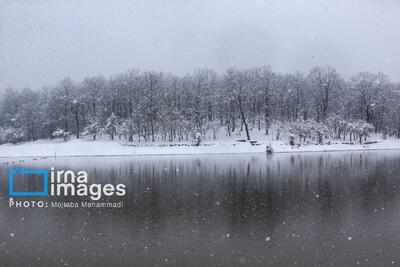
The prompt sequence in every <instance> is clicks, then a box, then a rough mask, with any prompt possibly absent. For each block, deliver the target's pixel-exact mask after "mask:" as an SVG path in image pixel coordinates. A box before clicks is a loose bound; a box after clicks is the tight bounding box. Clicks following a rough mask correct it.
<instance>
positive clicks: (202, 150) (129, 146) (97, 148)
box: [0, 135, 400, 157]
mask: <svg viewBox="0 0 400 267" xmlns="http://www.w3.org/2000/svg"><path fill="white" fill-rule="evenodd" d="M240 139H243V138H242V137H238V136H236V137H232V138H230V139H229V138H225V139H224V140H221V141H204V142H202V143H201V145H200V146H198V147H196V146H193V145H192V144H191V142H173V143H170V142H154V143H152V142H147V143H144V142H141V143H138V142H132V143H129V142H127V141H125V140H116V141H109V140H98V141H92V140H87V139H85V140H82V139H72V140H70V141H67V142H64V141H63V140H61V139H57V140H52V141H50V140H40V141H36V142H29V143H24V144H18V145H13V144H4V145H0V157H54V156H57V157H60V156H117V155H120V156H125V155H126V156H127V155H183V154H216V153H227V154H231V153H261V152H265V147H266V145H267V144H269V143H271V144H272V147H273V149H274V153H285V152H289V153H292V152H313V151H316V152H322V151H354V150H381V149H399V150H400V140H399V139H388V140H382V139H380V138H379V137H378V136H377V137H376V138H374V137H372V138H369V139H368V141H377V143H374V144H368V145H360V144H358V142H357V141H356V142H354V144H342V141H339V140H338V141H336V140H334V141H331V144H324V145H317V144H315V143H309V144H302V145H301V146H300V147H295V148H292V147H291V146H290V145H289V144H288V143H287V142H285V141H272V140H268V139H267V138H266V137H265V136H262V135H259V136H258V137H257V138H254V140H257V142H258V145H251V144H250V143H249V142H238V140H240ZM263 139H264V140H263ZM325 142H326V141H325Z"/></svg>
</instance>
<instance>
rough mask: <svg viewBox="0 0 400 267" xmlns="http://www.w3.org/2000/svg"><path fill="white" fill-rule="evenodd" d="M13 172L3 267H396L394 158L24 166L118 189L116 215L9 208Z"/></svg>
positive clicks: (2, 186)
mask: <svg viewBox="0 0 400 267" xmlns="http://www.w3.org/2000/svg"><path fill="white" fill-rule="evenodd" d="M0 161H1V162H4V161H6V159H1V160H0ZM15 165H16V164H14V165H8V166H2V170H1V182H0V193H1V196H2V200H1V201H0V265H1V266H62V265H65V266H67V265H68V266H241V265H243V266H355V265H357V264H359V265H360V266H368V265H370V266H389V265H393V266H399V265H400V152H395V151H381V152H348V153H303V154H276V155H272V156H267V155H264V154H258V155H204V156H173V157H172V156H159V157H156V156H148V157H110V158H107V157H100V158H57V159H54V158H48V159H41V160H37V161H33V160H32V159H30V160H26V161H25V162H23V163H21V164H19V165H20V166H21V167H22V168H39V169H49V168H50V167H52V166H54V167H55V168H56V169H72V170H86V171H87V172H88V174H89V182H98V183H112V184H117V183H125V184H126V187H127V195H126V196H125V197H122V198H120V199H121V200H122V201H123V203H124V207H123V208H121V209H110V208H109V209H96V208H82V209H81V208H79V209H57V208H9V207H8V191H7V190H8V178H7V177H6V171H7V169H9V168H11V167H14V166H15ZM32 181H35V180H32ZM29 186H30V187H35V186H36V184H35V182H30V184H29ZM35 199H40V198H35ZM50 199H51V197H50ZM80 199H81V198H80ZM69 200H71V201H73V200H74V198H71V199H69Z"/></svg>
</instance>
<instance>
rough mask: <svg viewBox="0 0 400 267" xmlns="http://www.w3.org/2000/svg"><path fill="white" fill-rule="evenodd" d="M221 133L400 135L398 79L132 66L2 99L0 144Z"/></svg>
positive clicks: (327, 71) (319, 70)
mask: <svg viewBox="0 0 400 267" xmlns="http://www.w3.org/2000/svg"><path fill="white" fill-rule="evenodd" d="M221 130H223V131H224V132H225V133H226V135H227V136H231V135H232V136H233V135H235V134H237V133H238V132H242V133H243V134H244V136H245V137H246V138H247V139H248V140H250V139H251V138H252V134H253V133H254V132H255V131H261V132H263V134H272V133H273V134H274V138H276V139H280V138H281V137H280V135H281V134H292V135H293V136H294V137H295V138H296V139H297V140H301V141H306V139H307V138H310V137H313V138H314V139H316V140H318V141H319V142H323V139H324V138H326V137H330V138H334V139H342V140H350V141H351V140H356V141H360V142H361V141H362V140H363V139H365V137H367V136H368V135H369V134H370V133H371V132H375V133H379V134H382V137H383V138H386V137H388V136H391V137H396V138H400V85H399V84H398V83H394V82H391V81H390V79H389V78H388V77H387V76H386V75H384V74H382V73H377V74H373V73H368V72H361V73H358V74H355V75H354V76H352V77H351V78H349V79H347V80H346V79H344V78H343V77H341V76H340V75H339V74H338V73H337V72H336V70H335V69H333V68H331V67H315V68H313V69H312V70H311V71H310V72H309V73H307V74H304V73H299V72H297V73H290V74H280V73H276V72H273V71H272V70H271V69H270V68H269V67H257V68H251V69H246V70H237V69H229V70H227V71H226V72H225V73H223V74H218V73H216V72H215V71H213V70H210V69H199V70H197V71H195V72H194V73H193V74H187V75H184V76H180V77H179V76H175V75H173V74H169V73H162V72H155V71H149V72H140V71H138V70H132V71H128V72H126V73H121V74H119V75H116V76H114V77H111V78H109V79H106V78H104V77H102V76H98V77H87V78H86V79H84V80H83V81H73V80H71V79H70V78H65V79H63V80H62V81H60V82H58V83H57V84H55V85H54V86H51V87H44V88H42V89H41V90H31V89H29V88H25V89H22V90H15V89H12V88H8V89H6V90H5V91H4V93H3V94H2V95H1V98H0V142H1V143H9V142H10V143H20V142H26V141H34V140H38V139H48V138H64V139H65V140H67V139H69V138H70V137H71V136H75V137H76V138H84V137H85V136H86V137H85V138H88V139H89V138H90V139H96V138H98V137H100V136H101V137H102V138H105V137H106V138H109V139H110V140H114V139H116V138H118V139H126V140H127V141H135V142H138V141H140V142H153V141H183V140H192V139H193V138H194V139H197V138H199V139H200V138H203V137H205V136H206V133H208V136H210V132H211V133H213V132H214V133H215V132H217V131H221ZM211 136H213V135H212V134H211ZM212 138H218V136H217V135H214V136H213V137H212Z"/></svg>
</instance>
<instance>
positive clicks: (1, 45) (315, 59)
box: [0, 0, 400, 90]
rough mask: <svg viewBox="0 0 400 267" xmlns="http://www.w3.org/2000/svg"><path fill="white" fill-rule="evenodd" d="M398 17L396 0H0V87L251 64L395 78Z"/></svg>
mask: <svg viewBox="0 0 400 267" xmlns="http://www.w3.org/2000/svg"><path fill="white" fill-rule="evenodd" d="M399 26H400V1H398V0H384V1H383V0H269V1H261V0H257V1H256V0H254V1H251V0H249V1H243V0H241V1H240V0H221V1H218V0H210V1H208V0H198V1H190V0H189V1H188V0H186V1H184V0H175V1H166V0H143V1H115V0H114V1H112V0H110V1H108V0H93V1H86V0H80V1H68V0H59V1H57V0H48V1H40V0H35V1H33V0H32V1H19V0H0V90H2V89H4V88H5V87H8V86H11V87H14V88H22V87H25V86H29V87H31V88H40V87H41V86H42V85H52V84H54V83H55V82H57V81H58V80H60V79H62V78H64V77H66V76H69V77H71V78H73V79H75V80H80V79H82V78H84V77H85V76H88V75H98V74H102V75H104V76H106V77H109V76H111V75H113V74H116V73H119V72H124V71H126V70H128V69H131V68H139V69H141V70H163V71H171V72H173V73H176V74H185V73H187V72H192V71H193V70H194V69H195V68H198V67H210V68H213V69H215V70H217V71H219V72H222V71H224V70H226V69H227V68H228V67H230V66H234V67H238V68H246V67H253V66H259V65H271V66H272V68H273V69H274V70H276V71H279V72H292V71H296V70H300V71H304V72H307V71H308V70H309V69H310V68H312V67H313V66H316V65H322V66H325V65H331V66H333V67H335V68H336V69H337V70H338V71H339V73H341V74H343V75H344V76H346V77H347V76H349V75H351V74H354V73H356V72H359V71H362V70H367V71H372V72H378V71H382V72H384V73H386V74H388V75H389V76H390V77H391V78H392V80H395V81H400V27H399Z"/></svg>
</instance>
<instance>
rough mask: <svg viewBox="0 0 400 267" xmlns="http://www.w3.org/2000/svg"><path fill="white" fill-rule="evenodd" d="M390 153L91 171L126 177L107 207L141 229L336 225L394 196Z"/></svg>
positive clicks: (128, 165)
mask: <svg viewBox="0 0 400 267" xmlns="http://www.w3.org/2000/svg"><path fill="white" fill-rule="evenodd" d="M385 154H386V153H383V152H382V153H372V152H371V153H337V154H336V153H326V154H325V153H324V154H322V153H321V154H313V153H310V154H291V155H290V154H287V155H279V154H276V155H273V156H272V157H266V156H264V155H259V156H244V155H241V156H219V157H215V156H199V157H196V158H193V157H192V158H191V157H187V158H185V157H182V158H171V159H170V158H167V157H164V158H157V160H154V159H152V158H151V157H150V158H146V159H144V160H143V159H141V160H129V161H115V163H113V164H111V165H108V166H103V165H101V164H98V165H96V162H93V165H94V167H92V169H90V170H89V171H88V173H89V177H90V178H89V181H93V180H92V178H93V179H95V182H96V183H100V182H101V183H112V184H116V183H121V182H123V183H126V185H127V196H126V197H124V198H123V201H124V203H125V208H124V209H122V210H119V211H115V210H112V211H104V213H108V212H109V213H111V212H112V213H113V214H115V213H118V214H120V216H119V217H118V218H116V220H121V221H126V223H127V224H132V226H133V225H136V227H137V225H142V226H144V225H152V226H153V227H156V228H158V227H160V226H161V225H163V224H166V223H171V222H172V221H178V222H180V223H182V222H187V223H188V224H191V225H198V226H201V225H205V226H212V225H214V224H227V225H230V226H231V227H239V228H240V227H241V226H244V225H249V224H254V225H271V226H273V225H275V224H277V223H281V222H282V221H287V222H290V220H292V219H296V220H299V219H301V218H304V219H307V218H318V220H319V221H320V222H321V223H325V222H327V223H328V222H331V223H332V222H339V221H340V220H341V218H342V217H343V216H344V215H346V214H347V213H348V212H349V211H350V210H364V211H365V212H368V211H369V210H370V209H372V208H374V207H378V206H382V205H386V204H387V203H388V202H391V201H393V200H394V199H395V198H396V195H397V191H396V189H397V188H399V183H400V180H398V176H399V175H398V173H396V170H399V167H400V160H399V155H398V154H395V153H392V154H390V153H389V154H386V155H385ZM91 164H92V163H91ZM3 172H4V171H3ZM3 184H4V182H3V181H2V183H1V185H2V186H1V187H2V188H4V186H3ZM110 200H112V201H119V200H120V199H118V198H110ZM90 212H93V211H90Z"/></svg>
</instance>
